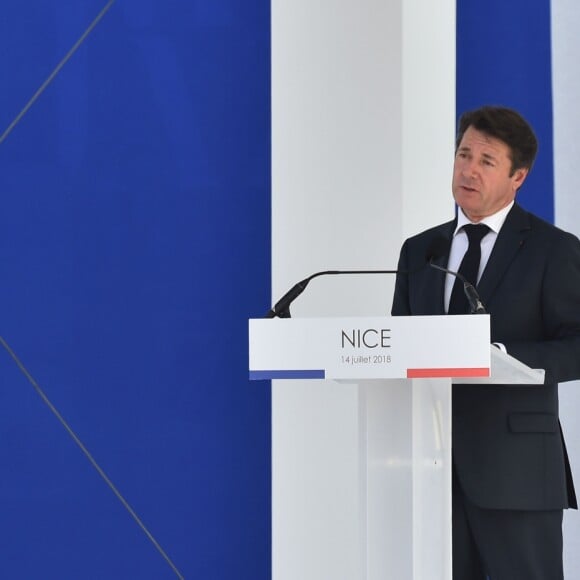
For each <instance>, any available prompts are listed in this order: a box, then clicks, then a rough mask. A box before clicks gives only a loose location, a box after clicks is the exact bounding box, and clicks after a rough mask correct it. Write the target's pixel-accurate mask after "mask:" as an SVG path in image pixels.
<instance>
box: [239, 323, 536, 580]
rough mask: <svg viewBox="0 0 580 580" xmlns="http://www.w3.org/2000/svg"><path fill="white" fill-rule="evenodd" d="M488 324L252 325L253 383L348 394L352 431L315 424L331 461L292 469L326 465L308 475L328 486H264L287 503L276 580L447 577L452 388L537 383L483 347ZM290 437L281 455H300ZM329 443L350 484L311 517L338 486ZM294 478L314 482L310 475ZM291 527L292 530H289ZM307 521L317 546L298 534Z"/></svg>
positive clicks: (304, 441) (278, 535)
mask: <svg viewBox="0 0 580 580" xmlns="http://www.w3.org/2000/svg"><path fill="white" fill-rule="evenodd" d="M489 324H490V323H489V316H487V315H468V316H425V317H416V316H414V317H390V318H389V317H377V318H319V319H315V318H308V319H271V320H263V319H260V320H250V323H249V345H250V349H249V350H250V352H249V368H250V379H252V380H265V379H275V380H277V379H281V380H280V381H279V382H277V383H275V385H279V384H284V386H285V385H286V384H290V385H296V384H297V383H295V381H293V380H292V379H302V380H304V379H307V380H310V381H312V382H310V383H307V384H306V387H304V383H303V381H301V382H300V384H301V385H302V387H301V388H302V390H301V392H302V393H305V392H306V393H307V392H308V389H309V386H311V387H312V389H314V388H322V389H323V390H324V395H323V396H324V397H331V398H332V397H333V393H334V392H336V393H338V392H339V391H341V392H343V389H345V388H346V389H347V390H348V396H347V398H346V399H345V400H347V401H349V404H350V405H352V406H355V407H356V408H355V409H345V410H344V411H343V412H344V413H345V414H348V416H349V417H350V419H349V421H350V422H351V423H352V424H353V425H355V427H354V428H352V429H348V428H347V427H346V426H345V429H344V433H341V425H340V422H341V418H340V414H338V415H337V416H336V417H334V421H335V423H337V424H336V425H334V426H332V424H330V428H329V423H325V422H324V421H321V427H320V428H321V429H327V430H328V433H329V436H328V438H327V439H326V444H327V445H328V446H329V447H331V448H332V447H333V446H335V448H333V449H329V453H332V454H334V455H335V456H336V461H334V462H325V461H320V463H318V462H316V461H312V460H310V461H305V462H304V465H303V466H302V467H300V469H304V470H306V471H308V470H315V471H321V470H322V471H323V470H324V469H327V470H328V471H329V472H328V473H317V474H316V477H318V480H320V481H324V482H326V484H327V485H326V488H324V486H312V487H313V488H314V489H309V490H307V492H306V493H304V490H302V491H300V490H298V487H299V486H295V488H296V490H298V491H294V489H293V483H292V482H291V481H289V482H288V483H287V484H286V482H284V481H279V479H280V477H274V480H275V481H274V484H275V486H278V487H279V488H280V489H282V490H283V493H280V494H277V493H276V490H273V497H275V496H277V495H280V496H282V500H281V501H282V504H284V502H286V503H288V502H289V503H290V504H292V505H290V506H286V507H288V509H286V507H285V506H284V505H282V506H281V507H278V508H276V509H274V508H273V518H276V517H277V513H279V512H282V513H286V514H290V517H289V518H288V517H286V518H284V523H283V525H282V526H278V525H277V524H276V522H274V524H273V536H274V537H273V551H274V552H275V554H273V579H274V580H285V579H286V578H298V577H300V578H301V580H309V579H310V578H312V579H314V578H317V580H319V579H320V578H326V577H330V576H331V575H332V577H333V580H334V579H335V578H345V579H346V578H348V579H349V580H352V579H353V578H358V579H360V580H387V579H393V580H402V579H404V580H407V579H408V580H411V579H412V580H451V561H452V552H451V428H452V426H451V387H452V384H454V383H458V384H461V385H464V384H467V385H468V384H469V383H477V384H489V385H490V387H489V388H501V387H494V384H500V385H501V384H541V383H543V378H544V377H543V375H544V372H543V371H541V370H533V369H530V368H529V367H527V366H525V365H523V364H522V363H520V362H519V361H517V360H515V359H514V358H513V357H510V356H509V355H507V354H505V353H503V352H502V351H501V350H499V349H498V348H496V347H494V346H491V345H490V330H489ZM315 385H316V386H317V387H315ZM289 388H290V389H293V388H295V387H294V386H290V387H289ZM462 388H469V387H468V386H467V387H462ZM304 389H305V390H304ZM352 417H354V418H355V419H354V420H353V419H352ZM274 421H275V419H274ZM274 428H275V424H274ZM300 428H301V426H300V425H298V424H297V425H296V426H295V429H296V433H297V435H298V434H299V433H300V431H299V430H300ZM337 434H338V436H337ZM296 439H297V441H296V443H295V445H294V442H292V441H291V442H290V444H291V445H294V448H293V449H292V450H291V453H290V454H291V455H293V456H298V457H299V456H300V454H301V453H304V454H308V453H309V452H310V450H309V440H308V437H306V438H304V437H302V438H301V437H298V436H297V437H296ZM352 439H354V440H352ZM338 440H340V444H341V445H343V446H344V447H345V449H344V461H345V462H346V463H348V464H349V465H350V466H351V471H352V472H354V476H353V477H352V478H351V479H352V481H353V482H354V483H353V484H352V485H351V486H350V488H349V490H348V493H344V494H343V496H341V497H342V499H340V500H334V505H332V506H331V507H328V508H327V509H326V511H324V510H322V511H321V510H319V511H318V512H316V509H317V506H318V505H319V504H321V503H322V504H325V503H326V504H328V503H332V501H333V500H332V499H329V498H328V496H330V495H332V493H331V491H332V489H331V487H332V486H333V485H334V482H336V483H337V485H340V484H341V483H342V479H343V474H342V473H341V472H340V468H338V469H337V468H336V466H337V465H340V462H341V460H342V455H341V453H342V450H341V449H337V448H336V442H337V441H338ZM285 450H286V451H285ZM285 450H284V449H281V450H277V449H273V464H274V465H277V464H279V463H283V462H284V461H285V457H283V456H282V457H277V456H276V454H277V453H279V452H280V453H284V452H287V450H288V448H287V447H286V448H285ZM298 461H299V460H298ZM333 470H336V473H332V471H333ZM295 471H296V469H295ZM276 472H277V473H278V472H284V470H283V469H282V470H277V471H276ZM289 479H291V478H289ZM292 479H293V475H292ZM303 479H304V480H305V481H315V480H316V478H315V477H313V478H311V477H309V474H308V473H305V474H304V477H303ZM328 482H330V484H328ZM300 494H302V495H300ZM305 498H306V499H305ZM305 502H306V503H307V504H308V505H307V506H305V505H303V504H304V503H305ZM342 502H344V505H343V503H342ZM353 505H354V508H353ZM313 512H316V513H318V516H319V517H316V514H315V513H313ZM341 512H344V514H341ZM296 513H300V514H302V517H298V516H296V515H295V514H296ZM311 513H313V515H310V514H311ZM321 513H324V514H325V515H324V516H320V514H321ZM321 517H322V518H325V519H326V520H327V521H319V519H320V518H321ZM290 520H291V524H290V525H291V526H293V527H296V528H297V529H293V530H292V531H289V530H288V529H287V528H288V527H289V524H288V522H289V521H290ZM312 526H314V527H315V528H316V529H317V535H316V538H317V539H316V540H315V542H314V543H315V547H314V548H313V546H312V544H313V537H314V536H309V534H308V533H307V529H308V527H312ZM301 528H302V529H301ZM278 530H280V531H279V532H278ZM341 530H342V531H341ZM347 536H348V537H347ZM301 542H303V544H304V545H301ZM347 552H348V554H347ZM329 559H336V561H335V562H334V565H329V564H328V560H329ZM277 560H280V562H281V563H280V564H279V565H277V563H276V562H277ZM330 570H332V572H330ZM337 571H338V572H337ZM341 572H342V573H341Z"/></svg>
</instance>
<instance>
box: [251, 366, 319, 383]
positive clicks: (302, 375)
mask: <svg viewBox="0 0 580 580" xmlns="http://www.w3.org/2000/svg"><path fill="white" fill-rule="evenodd" d="M324 378H325V371H324V370H316V369H314V370H302V371H301V370H295V371H250V380H251V381H267V380H270V379H324Z"/></svg>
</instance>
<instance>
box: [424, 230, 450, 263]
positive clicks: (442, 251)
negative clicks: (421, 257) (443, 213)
mask: <svg viewBox="0 0 580 580" xmlns="http://www.w3.org/2000/svg"><path fill="white" fill-rule="evenodd" d="M448 250H449V240H447V239H446V238H444V237H443V236H437V237H436V238H433V239H432V240H431V243H430V244H429V246H428V247H427V251H426V252H425V261H426V262H432V261H433V260H437V259H438V258H441V257H442V256H445V255H446V254H447V252H448Z"/></svg>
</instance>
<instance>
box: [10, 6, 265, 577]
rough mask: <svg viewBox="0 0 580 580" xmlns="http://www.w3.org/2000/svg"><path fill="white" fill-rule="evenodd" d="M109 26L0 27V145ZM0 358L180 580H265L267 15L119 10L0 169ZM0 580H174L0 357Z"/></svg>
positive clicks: (54, 21)
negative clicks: (88, 31) (257, 374)
mask: <svg viewBox="0 0 580 580" xmlns="http://www.w3.org/2000/svg"><path fill="white" fill-rule="evenodd" d="M104 4H105V2H104V1H103V2H96V1H94V0H86V1H84V2H62V1H61V2H54V1H48V0H44V1H41V0H33V1H32V2H26V3H10V4H7V5H5V6H3V16H2V19H1V20H0V37H1V38H2V41H1V42H0V44H1V45H2V47H1V50H2V52H1V58H2V70H3V80H4V82H3V88H2V91H0V125H1V128H2V129H3V128H4V127H6V126H7V125H8V123H9V122H10V121H11V119H12V118H13V117H14V116H15V115H16V113H17V112H18V111H19V110H20V108H21V107H22V106H23V105H24V103H25V102H26V100H27V99H28V98H29V97H30V96H31V95H32V94H33V92H34V91H35V90H36V89H37V88H38V86H39V85H40V83H41V82H42V81H43V80H44V79H45V78H46V76H47V75H48V74H49V72H50V71H51V70H52V68H53V67H54V66H55V65H56V64H57V62H58V61H59V60H60V59H61V58H62V57H63V56H64V54H65V53H66V52H67V50H68V49H69V48H70V47H71V46H72V44H73V43H74V42H75V41H76V39H77V38H78V37H79V36H80V34H81V33H82V31H83V30H84V29H85V28H86V27H87V26H88V24H89V23H90V22H91V20H92V19H93V18H94V17H95V16H96V14H97V13H98V12H99V11H100V10H101V8H102V7H103V6H104ZM0 155H1V159H2V171H1V172H0V189H1V191H2V193H3V196H2V201H3V203H2V212H1V213H0V264H1V272H2V285H1V287H0V288H1V290H0V298H1V300H0V320H1V321H2V322H1V324H0V334H1V335H2V336H3V337H4V338H5V339H6V340H7V341H8V342H9V343H10V344H11V345H12V347H13V348H14V350H15V351H16V352H17V353H18V354H19V355H20V357H21V358H22V359H23V360H24V362H25V363H26V364H27V366H28V367H29V369H30V371H31V372H32V374H33V376H34V377H35V378H36V379H37V381H38V382H39V383H40V385H41V386H42V387H43V388H44V390H45V391H46V392H47V394H48V396H49V397H50V399H51V400H52V401H53V403H54V404H55V405H56V407H57V408H58V409H59V410H60V411H61V413H62V414H63V415H64V417H65V418H66V419H67V420H68V421H69V422H70V423H71V425H72V427H73V429H74V430H75V431H76V432H77V433H78V435H79V436H80V438H81V439H82V440H83V441H84V442H85V443H86V445H87V447H88V448H89V450H90V451H91V452H92V454H93V455H94V457H95V458H96V459H97V461H98V462H99V463H100V464H101V465H102V467H103V468H104V469H105V471H106V472H107V473H108V475H109V476H110V477H111V479H112V480H113V481H114V482H115V484H116V485H117V486H118V488H119V489H120V491H121V492H122V493H123V494H124V495H125V496H126V498H127V500H128V501H129V503H130V504H131V505H132V507H133V508H134V509H135V511H136V512H137V513H138V514H139V515H140V516H141V517H142V519H143V521H144V523H145V524H146V525H147V526H148V528H149V529H150V530H151V532H152V533H153V535H154V536H155V537H156V539H157V540H158V541H159V543H160V544H161V545H162V546H163V548H164V549H165V550H166V551H167V553H168V554H169V556H170V557H171V558H172V559H173V560H174V562H175V564H176V565H177V567H178V568H179V569H180V570H181V572H182V573H183V574H184V576H185V577H187V578H208V579H222V578H223V579H228V580H230V579H232V578H236V579H248V580H250V579H251V580H260V579H266V578H270V567H271V564H270V496H271V492H270V477H271V474H270V392H269V385H267V384H253V385H251V384H250V383H249V381H248V368H247V318H248V317H252V316H256V315H259V314H260V313H262V312H264V311H265V310H266V309H267V308H268V306H269V304H270V303H271V300H270V294H269V286H270V5H269V2H268V1H267V0H245V1H244V2H239V1H237V2H236V1H234V0H219V1H216V0H197V1H196V0H176V1H174V2H160V1H157V2H154V1H152V0H140V1H137V0H124V1H123V2H117V3H115V4H114V5H113V7H112V9H111V10H110V12H109V13H108V14H107V15H106V16H105V18H104V19H103V21H102V22H101V23H100V24H99V26H98V27H97V28H96V29H95V31H94V32H93V34H92V35H91V36H90V37H89V39H88V40H87V42H86V43H85V45H84V46H83V47H82V48H81V49H80V50H79V52H78V53H77V54H76V55H75V56H74V57H73V59H72V60H71V61H70V62H69V63H68V64H67V66H66V67H65V68H64V69H63V71H62V72H61V74H60V75H59V77H58V78H57V79H56V80H55V82H54V83H53V84H52V85H51V86H50V87H49V89H48V90H47V91H46V92H45V94H44V95H43V96H42V97H41V98H40V100H39V101H38V103H37V104H36V105H35V106H34V107H33V109H32V110H31V111H30V112H29V113H28V115H27V116H26V117H25V118H24V119H23V121H22V122H21V123H20V124H19V125H18V127H17V128H16V129H15V130H14V131H13V133H12V134H11V135H10V136H9V138H8V139H7V140H6V141H5V142H4V143H3V144H2V146H1V147H0ZM0 373H1V377H2V389H1V391H0V460H1V461H2V465H3V466H4V469H3V477H2V478H1V479H0V502H1V511H2V525H1V526H0V544H1V545H2V558H0V578H10V579H11V580H13V579H18V578H25V579H29V578H59V579H61V578H83V579H91V578H95V579H97V578H98V579H102V578H107V579H116V578H123V579H127V578H140V579H149V578H151V579H156V580H157V579H161V578H173V577H175V575H174V573H173V572H172V571H171V569H170V568H169V566H168V565H167V563H166V562H165V561H164V560H163V559H162V557H161V556H160V555H159V554H158V553H157V552H156V551H155V549H154V547H153V546H152V545H151V543H150V542H149V540H148V539H147V538H146V537H145V535H144V534H143V533H142V531H141V530H140V529H139V528H138V527H137V525H136V524H135V523H134V522H133V521H132V520H131V519H130V517H129V515H128V514H127V512H126V511H125V510H124V508H123V507H122V506H121V505H120V503H119V502H118V501H117V500H116V498H115V497H114V496H113V494H112V493H111V492H110V490H109V489H107V488H106V486H105V484H104V483H103V482H102V481H101V480H100V478H99V477H98V475H97V474H96V472H95V471H94V469H93V468H92V467H91V466H90V464H89V463H88V462H87V460H86V459H85V458H84V457H83V456H82V455H81V453H80V452H79V450H78V449H77V448H76V446H75V445H74V444H73V443H72V441H71V440H70V438H69V437H68V435H67V434H66V432H65V431H64V429H63V428H62V427H61V426H60V425H59V424H58V422H57V421H56V419H55V418H54V417H53V416H52V415H51V414H50V412H49V410H48V409H47V408H46V407H45V406H44V405H43V403H42V402H41V400H40V399H39V397H38V396H37V395H36V393H35V392H34V390H33V389H32V387H31V386H30V385H28V384H27V382H26V381H25V379H24V377H23V376H22V375H21V374H19V373H18V371H17V370H16V368H15V365H14V363H13V362H12V361H11V360H10V359H9V358H8V357H7V356H6V355H5V354H1V353H0Z"/></svg>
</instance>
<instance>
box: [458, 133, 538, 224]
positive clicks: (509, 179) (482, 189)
mask: <svg viewBox="0 0 580 580" xmlns="http://www.w3.org/2000/svg"><path fill="white" fill-rule="evenodd" d="M511 168H512V160H511V157H510V149H509V147H508V146H507V145H506V144H505V143H504V142H503V141H500V140H499V139H496V138H494V137H489V136H488V135H486V134H485V133H482V132H481V131H478V130H477V129H474V128H473V127H468V128H467V130H466V131H465V133H464V134H463V138H462V139H461V143H460V144H459V147H458V148H457V152H456V154H455V163H454V164H453V183H452V187H451V189H452V191H453V197H454V198H455V202H456V203H457V205H458V206H459V207H460V208H461V209H462V210H463V213H464V214H465V215H466V216H467V217H468V218H469V219H470V220H471V221H473V222H478V221H480V220H482V219H483V218H484V217H486V216H488V215H492V214H494V213H495V212H497V211H499V210H500V209H502V208H504V207H505V206H506V205H508V204H509V203H510V202H511V201H512V200H513V199H514V198H515V196H516V191H517V190H518V188H519V187H520V186H521V185H522V183H523V182H524V179H525V178H526V176H527V174H528V170H527V169H517V170H516V171H514V173H513V175H511V176H510V172H511Z"/></svg>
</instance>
